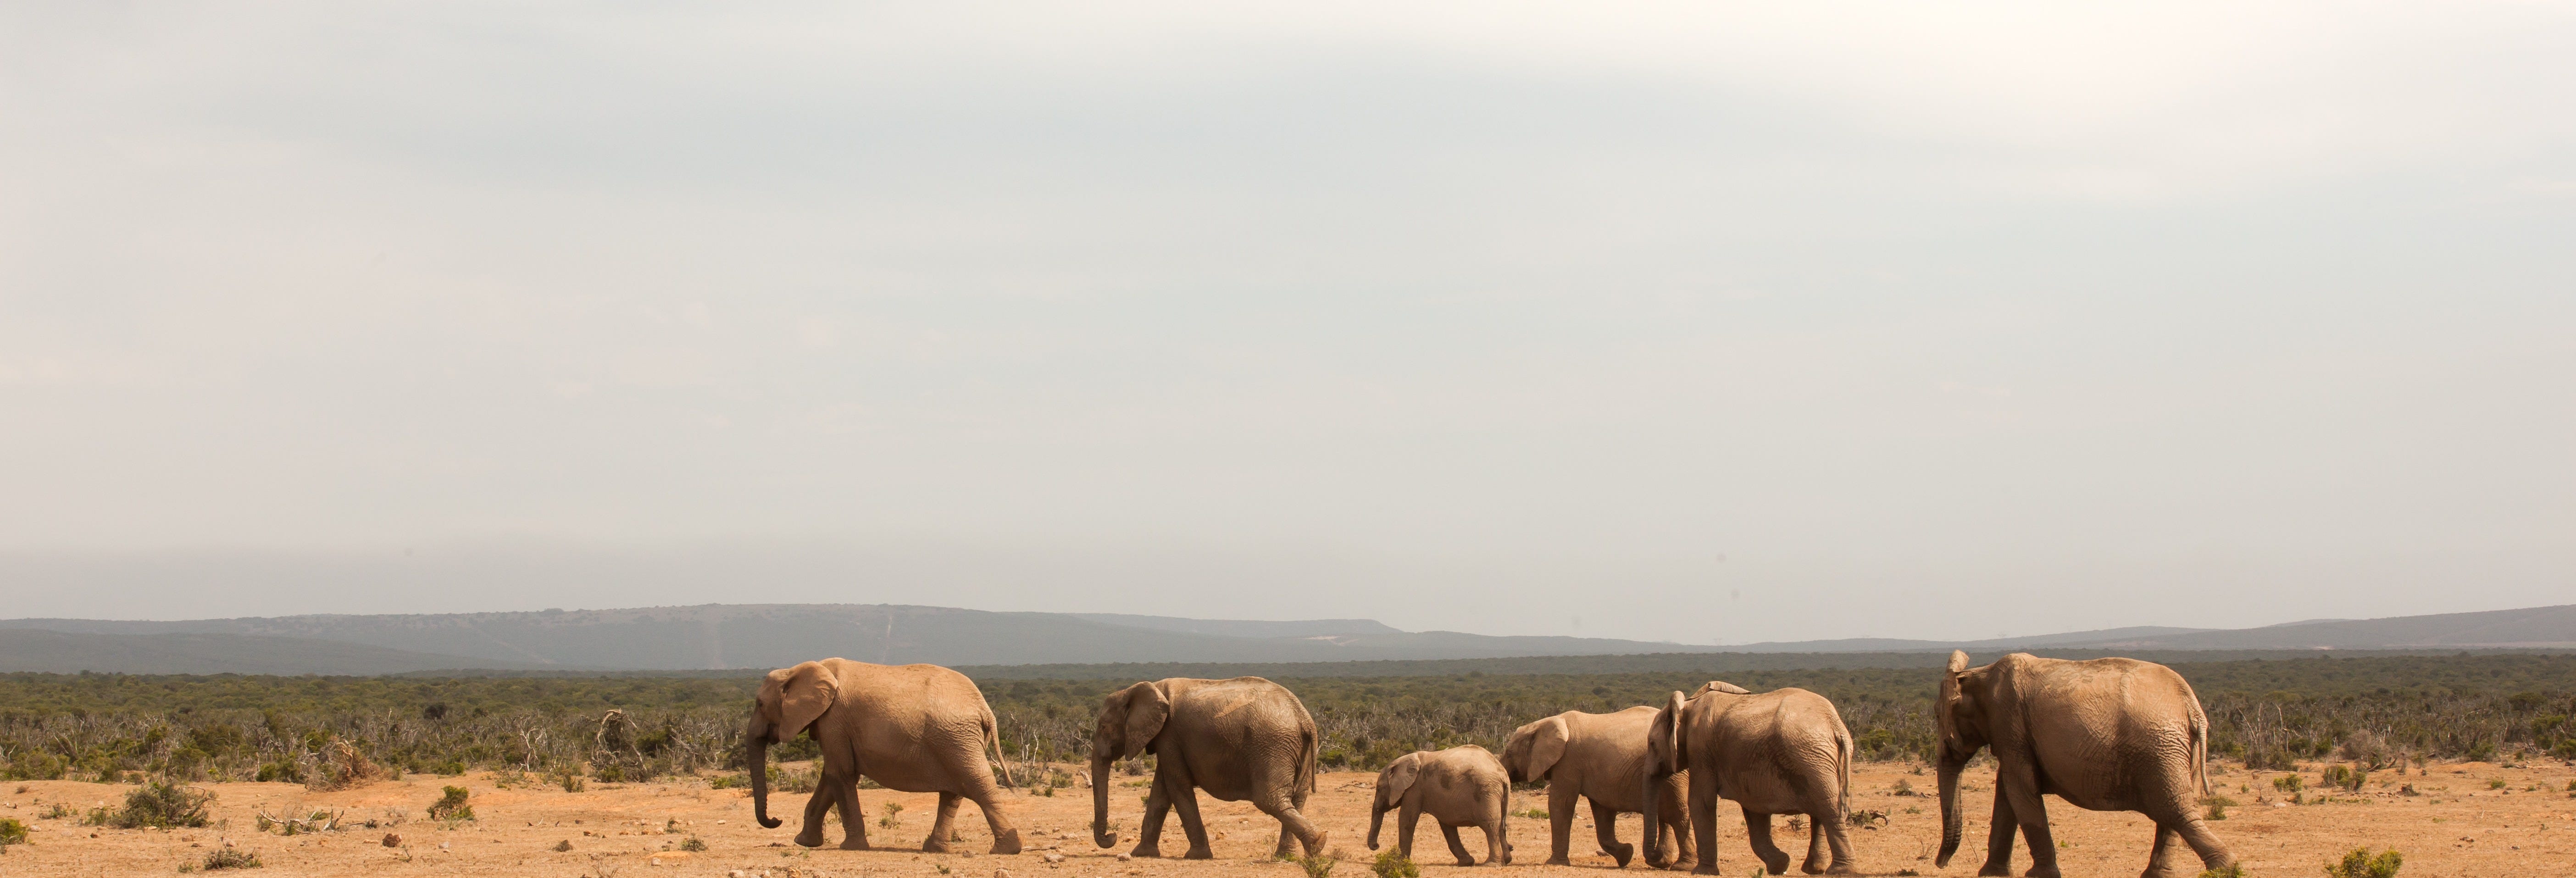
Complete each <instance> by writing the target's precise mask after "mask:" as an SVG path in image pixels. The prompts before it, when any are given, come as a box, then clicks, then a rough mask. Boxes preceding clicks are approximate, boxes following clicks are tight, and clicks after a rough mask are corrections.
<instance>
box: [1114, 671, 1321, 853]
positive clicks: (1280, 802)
mask: <svg viewBox="0 0 2576 878" xmlns="http://www.w3.org/2000/svg"><path fill="white" fill-rule="evenodd" d="M1317 743H1318V738H1317V736H1316V734H1315V718H1314V717H1312V716H1309V715H1307V713H1306V705H1305V704H1304V703H1302V702H1299V701H1298V700H1297V696H1296V695H1295V694H1294V693H1291V692H1289V691H1288V690H1287V689H1286V688H1285V687H1282V686H1280V685H1279V684H1277V683H1273V682H1270V681H1268V680H1264V679H1261V678H1260V677H1236V678H1234V679H1231V680H1193V679H1187V678H1181V677H1174V678H1171V679H1167V680H1155V681H1151V682H1145V683H1138V684H1136V685H1133V686H1129V687H1127V688H1125V689H1121V690H1119V691H1118V692H1116V693H1114V694H1112V695H1110V696H1109V697H1108V698H1106V699H1104V700H1102V702H1101V704H1100V724H1099V726H1098V727H1097V728H1095V729H1094V730H1093V731H1092V734H1091V836H1092V840H1093V841H1096V842H1098V843H1099V844H1100V846H1101V847H1109V846H1111V845H1114V844H1117V843H1118V834H1117V833H1115V832H1112V831H1110V829H1109V786H1110V784H1109V766H1110V763H1112V762H1115V761H1117V760H1120V759H1134V758H1136V757H1137V756H1138V755H1140V754H1144V753H1151V754H1154V781H1153V788H1152V791H1151V792H1149V793H1147V794H1146V797H1145V819H1144V822H1143V824H1142V825H1141V826H1140V828H1139V829H1138V832H1137V835H1138V838H1137V840H1136V849H1135V851H1133V853H1134V854H1135V855H1136V856H1139V857H1159V856H1162V855H1163V853H1162V836H1163V817H1164V816H1165V815H1166V814H1168V813H1170V812H1171V811H1172V810H1175V809H1177V810H1179V811H1180V812H1181V831H1182V832H1183V833H1186V834H1187V835H1188V836H1189V839H1190V850H1189V853H1187V854H1184V855H1183V857H1184V858H1185V859H1192V860H1204V859H1209V858H1211V857H1213V856H1215V854H1214V852H1212V851H1210V850H1208V834H1207V824H1206V823H1205V822H1203V821H1201V820H1200V819H1199V799H1198V791H1199V790H1206V791H1207V793H1208V795H1211V796H1215V797H1216V798H1217V800H1219V801H1225V802H1241V801H1246V800H1249V801H1251V802H1252V806H1253V807H1255V808H1259V809H1261V813H1264V814H1268V815H1270V816H1272V817H1276V818H1278V819H1279V849H1278V851H1277V852H1278V853H1279V854H1281V855H1285V854H1287V853H1288V851H1289V848H1288V842H1289V839H1290V838H1291V837H1294V838H1295V839H1296V840H1297V841H1299V842H1301V843H1303V844H1304V845H1305V846H1306V855H1307V856H1310V857H1311V856H1314V855H1316V854H1319V853H1322V852H1323V850H1324V843H1325V841H1326V838H1325V833H1324V831H1323V830H1321V829H1317V828H1316V827H1315V824H1314V823H1313V822H1311V821H1309V820H1307V819H1306V815H1305V814H1304V813H1303V812H1302V809H1303V808H1305V807H1306V796H1307V794H1308V793H1311V792H1314V789H1315V753H1316V749H1317V746H1316V745H1317Z"/></svg>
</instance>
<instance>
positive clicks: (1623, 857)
mask: <svg viewBox="0 0 2576 878" xmlns="http://www.w3.org/2000/svg"><path fill="white" fill-rule="evenodd" d="M1602 853H1605V854H1609V855H1610V858H1611V859H1613V860H1617V861H1619V868H1622V869H1625V868H1628V861H1629V860H1630V859H1632V858H1634V857H1636V856H1637V846H1636V845H1633V844H1623V845H1620V846H1618V847H1617V848H1615V849H1612V850H1606V851H1602Z"/></svg>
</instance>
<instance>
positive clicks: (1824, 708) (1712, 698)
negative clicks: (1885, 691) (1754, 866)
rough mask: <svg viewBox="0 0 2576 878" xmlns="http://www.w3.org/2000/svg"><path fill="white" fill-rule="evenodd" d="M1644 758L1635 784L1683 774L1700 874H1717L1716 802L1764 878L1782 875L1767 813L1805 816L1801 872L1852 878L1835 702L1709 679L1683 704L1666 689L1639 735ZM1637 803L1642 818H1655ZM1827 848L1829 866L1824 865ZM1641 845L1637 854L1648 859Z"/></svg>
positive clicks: (1848, 740)
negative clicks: (1740, 826) (1733, 821)
mask: <svg viewBox="0 0 2576 878" xmlns="http://www.w3.org/2000/svg"><path fill="white" fill-rule="evenodd" d="M1646 749H1647V752H1648V753H1649V754H1651V758H1650V759H1649V761H1648V766H1647V769H1646V772H1645V779H1644V782H1645V784H1646V785H1647V786H1649V787H1651V786H1652V785H1653V784H1655V783H1656V782H1657V781H1658V780H1660V779H1661V778H1662V777H1663V776H1664V775H1668V774H1671V773H1673V772H1675V771H1684V770H1687V771H1689V772H1690V778H1691V780H1690V822H1691V829H1692V834H1693V835H1695V836H1697V837H1698V840H1699V866H1698V868H1696V869H1694V870H1692V871H1694V872H1696V873H1697V874H1701V875H1715V874H1717V800H1718V799H1720V798H1725V799H1732V800H1734V801H1735V802H1736V803H1737V804H1738V805H1739V806H1741V807H1742V808H1743V810H1744V837H1745V840H1746V841H1747V842H1750V843H1751V844H1752V846H1753V855H1754V856H1755V857H1758V858H1760V859H1761V860H1762V868H1763V869H1764V871H1765V872H1766V873H1768V874H1772V875H1785V874H1788V872H1789V855H1788V854H1786V853H1783V852H1782V851H1781V850H1780V846H1779V845H1777V844H1773V843H1772V841H1771V815H1774V814H1804V815H1807V819H1808V820H1809V822H1811V823H1812V824H1813V828H1811V829H1809V830H1808V831H1807V859H1806V862H1805V863H1803V864H1801V868H1803V869H1804V870H1805V871H1806V873H1807V874H1809V875H1814V874H1817V873H1819V872H1824V873H1830V874H1834V875H1850V874H1853V868H1852V853H1851V839H1850V837H1849V836H1847V835H1846V834H1845V832H1846V830H1845V828H1844V825H1843V824H1844V815H1845V814H1848V813H1850V811H1851V764H1852V756H1853V752H1852V736H1851V730H1850V729H1848V728H1845V727H1844V726H1843V717H1842V714H1841V713H1840V712H1839V711H1836V710H1834V703H1833V702H1831V701H1828V700H1825V697H1824V696H1822V695H1818V694H1816V693H1813V692H1809V691H1807V690H1805V689H1796V688H1790V689H1774V690H1772V691H1769V692H1764V693H1762V694H1760V695H1755V694H1753V693H1751V692H1747V691H1745V690H1744V688H1743V687H1741V686H1737V685H1735V684H1733V683H1727V682H1723V681H1719V680H1711V681H1709V682H1707V683H1706V684H1703V685H1701V686H1700V687H1699V691H1697V692H1693V693H1691V696H1690V698H1689V699H1688V700H1684V699H1683V698H1682V694H1681V693H1679V692H1675V693H1673V694H1672V697H1671V698H1670V699H1669V700H1667V701H1666V703H1665V705H1664V709H1662V710H1659V711H1656V712H1655V723H1654V725H1653V726H1652V727H1651V730H1650V731H1648V732H1647V735H1646ZM1655 805H1656V803H1655V802H1654V801H1652V800H1649V801H1647V803H1646V820H1647V821H1649V822H1652V821H1654V820H1655V819H1656V817H1657V816H1658V815H1657V814H1656V807H1655ZM1828 845H1830V846H1831V847H1832V850H1833V861H1832V864H1831V865H1830V866H1828V865H1827V864H1826V860H1825V849H1826V847H1827V846H1828ZM1655 847H1656V845H1655V843H1654V842H1653V841H1652V840H1649V841H1648V842H1647V845H1646V856H1647V857H1648V858H1649V859H1652V858H1653V857H1655V856H1657V855H1658V854H1659V852H1658V851H1656V850H1655Z"/></svg>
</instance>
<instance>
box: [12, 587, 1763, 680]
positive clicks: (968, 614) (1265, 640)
mask: <svg viewBox="0 0 2576 878" xmlns="http://www.w3.org/2000/svg"><path fill="white" fill-rule="evenodd" d="M0 629H43V630H48V631H55V632H62V633H66V634H94V635H124V636H146V635H172V634H230V635H249V636H259V637H270V638H301V639H310V640H318V641H331V642H338V643H344V644H363V645H367V646H372V647H380V648H389V649H394V650H402V651H406V652H415V653H430V654H436V655H444V656H480V657H483V658H479V659H466V660H464V661H468V662H480V663H479V664H464V665H451V666H452V667H488V668H527V667H542V668H559V669H565V670H685V669H716V668H772V667H782V666H785V665H790V664H794V663H796V662H799V661H804V660H807V659H814V658H822V657H825V656H842V657H845V658H853V659H859V660H862V661H872V662H885V663H904V662H931V663H935V664H944V665H1018V664H1046V663H1082V664H1097V663H1115V662H1173V661H1180V662H1331V661H1352V660H1400V659H1440V658H1498V657H1504V656H1531V655H1617V654H1635V653H1653V652H1689V651H1696V652H1709V651H1715V650H1717V649H1719V647H1713V646H1697V647H1691V646H1682V645H1679V644H1671V643H1646V642H1641V641H1632V640H1610V639H1604V638H1583V637H1490V636H1485V635H1479V634H1461V633H1457V632H1453V631H1425V632H1408V631H1400V630H1397V629H1395V628H1391V627H1388V626H1386V625H1384V624H1381V623H1378V622H1373V621H1369V620H1365V619H1360V620H1319V621H1306V622H1262V621H1227V620H1201V619H1176V618H1169V617H1161V616H1130V615H1118V614H1082V615H1075V614H1065V613H996V612H986V611H982V610H960V609H952V608H947V607H916V606H901V605H862V604H708V605H703V606H694V607H651V608H644V609H629V610H572V611H561V610H548V611H544V612H534V613H460V614H443V615H386V616H282V617H271V618H242V619H200V620H191V621H179V622H131V621H104V620H89V619H11V620H0ZM104 648H105V647H100V649H104ZM82 654H84V655H95V654H99V653H97V652H96V651H95V650H93V651H92V652H88V653H82ZM65 660H67V659H59V658H47V659H45V660H44V662H42V663H44V664H46V665H47V666H48V667H53V666H60V665H61V664H62V663H63V661H65ZM12 669H20V667H19V666H17V665H6V664H0V670H12ZM24 669H29V670H32V669H34V668H32V667H28V668H24ZM314 670H315V672H319V673H338V672H339V671H337V670H335V669H333V668H331V667H329V666H327V665H323V666H317V667H316V668H315V669H314ZM163 672H165V673H176V672H185V669H184V668H178V667H174V668H171V669H167V670H164V671H163Z"/></svg>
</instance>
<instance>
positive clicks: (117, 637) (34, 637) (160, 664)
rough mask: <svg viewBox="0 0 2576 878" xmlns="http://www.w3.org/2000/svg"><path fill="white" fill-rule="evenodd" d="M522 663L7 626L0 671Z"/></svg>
mask: <svg viewBox="0 0 2576 878" xmlns="http://www.w3.org/2000/svg"><path fill="white" fill-rule="evenodd" d="M525 667H529V666H528V665H525V664H519V663H515V662H495V661H493V660H490V659H479V658H466V657H463V656H453V655H437V654H433V653H426V652H410V651H406V650H399V649H386V648H384V647H380V646H367V645H365V644H357V643H339V642H336V641H329V640H315V639H312V638H308V637H261V636H255V635H247V634H213V633H178V634H72V633H66V632H61V631H44V630H39V629H32V628H24V629H16V630H0V670H8V671H40V672H47V673H56V674H72V673H79V672H81V671H97V672H100V673H110V674H311V673H316V672H317V671H327V672H328V673H334V674H350V675H363V676H374V675H378V674H407V673H414V672H419V671H445V670H461V669H475V668H494V669H508V668H525Z"/></svg>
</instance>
